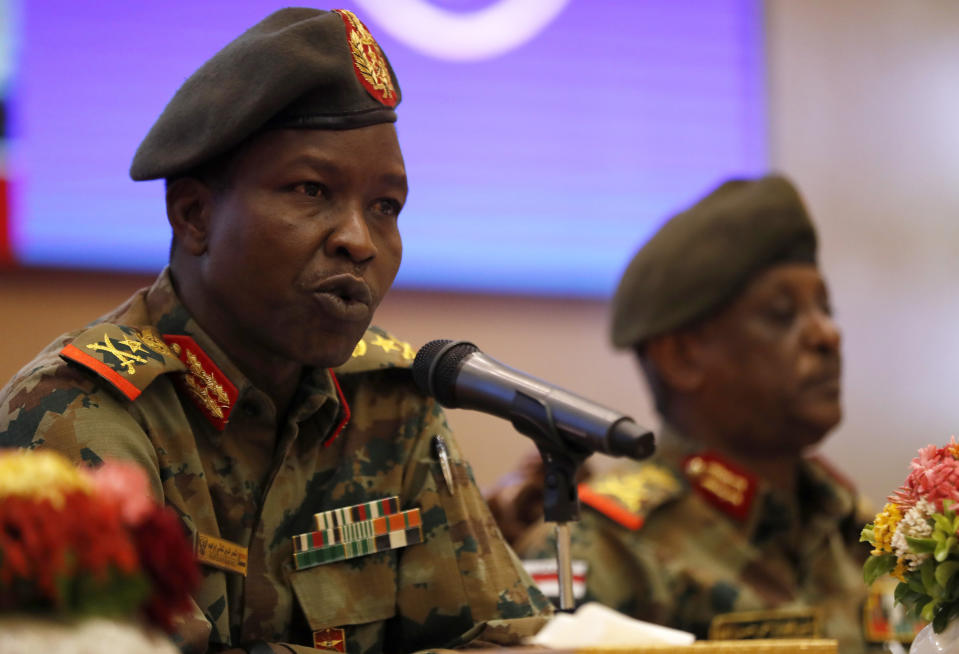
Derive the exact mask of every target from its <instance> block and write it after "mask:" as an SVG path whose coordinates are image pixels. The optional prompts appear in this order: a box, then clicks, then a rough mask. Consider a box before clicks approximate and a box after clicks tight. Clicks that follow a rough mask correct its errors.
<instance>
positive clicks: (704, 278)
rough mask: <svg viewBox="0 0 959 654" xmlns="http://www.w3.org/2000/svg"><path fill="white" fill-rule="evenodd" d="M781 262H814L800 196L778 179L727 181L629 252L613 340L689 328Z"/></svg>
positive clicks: (616, 300) (625, 341) (629, 342)
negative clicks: (631, 256) (634, 250)
mask: <svg viewBox="0 0 959 654" xmlns="http://www.w3.org/2000/svg"><path fill="white" fill-rule="evenodd" d="M786 262H808V263H815V262H816V231H815V228H814V227H813V224H812V222H811V221H810V219H809V214H808V212H807V211H806V208H805V206H804V205H803V202H802V199H801V198H800V197H799V193H798V192H797V191H796V189H795V188H794V187H793V185H792V184H791V183H790V182H789V181H788V180H786V179H785V178H783V177H780V176H768V177H763V178H761V179H755V180H745V179H739V180H730V181H727V182H725V183H723V184H721V185H720V186H719V187H718V188H716V189H715V190H714V191H712V192H711V193H709V194H708V195H706V196H705V197H704V198H702V199H701V200H700V201H699V202H697V203H696V204H694V205H693V206H692V207H690V208H688V209H686V210H685V211H682V212H680V213H678V214H676V215H675V216H673V217H672V218H670V219H669V220H668V221H667V222H666V223H665V224H664V225H663V226H662V227H661V228H660V229H659V231H657V232H656V233H655V234H654V235H653V236H652V238H650V239H649V240H648V241H647V242H646V244H645V245H643V247H642V248H640V250H639V252H637V253H636V255H635V256H634V257H633V260H632V261H631V262H630V264H629V266H628V267H627V268H626V272H625V273H624V274H623V277H622V279H621V280H620V282H619V287H618V288H617V289H616V293H615V295H614V296H613V305H612V309H613V320H612V340H613V345H615V346H616V347H631V346H634V345H638V344H640V343H642V342H644V341H645V340H647V339H648V338H650V337H652V336H656V335H659V334H662V333H664V332H667V331H670V330H673V329H677V328H679V327H683V326H685V325H689V324H691V323H692V322H694V321H696V320H697V319H699V318H702V317H705V316H706V315H707V314H709V313H710V312H712V311H714V310H716V309H718V308H720V307H721V306H722V305H723V304H725V303H726V302H727V301H729V300H731V299H732V298H733V297H735V295H737V293H738V292H739V291H740V290H742V288H743V287H744V286H745V285H746V284H747V282H749V280H750V279H751V278H752V277H753V276H754V275H755V274H756V273H758V272H760V271H761V270H763V269H765V268H768V267H769V266H771V265H774V264H777V263H786Z"/></svg>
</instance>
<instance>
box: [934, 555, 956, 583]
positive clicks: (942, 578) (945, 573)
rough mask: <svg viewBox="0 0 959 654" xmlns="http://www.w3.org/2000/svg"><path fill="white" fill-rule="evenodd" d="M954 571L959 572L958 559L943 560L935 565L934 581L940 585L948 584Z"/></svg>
mask: <svg viewBox="0 0 959 654" xmlns="http://www.w3.org/2000/svg"><path fill="white" fill-rule="evenodd" d="M956 572H959V561H944V562H943V563H940V564H939V565H937V566H936V583H938V584H939V585H940V586H942V587H946V586H948V585H949V582H950V581H952V578H953V577H954V576H955V574H956Z"/></svg>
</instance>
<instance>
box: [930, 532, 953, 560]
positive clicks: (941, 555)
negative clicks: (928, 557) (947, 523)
mask: <svg viewBox="0 0 959 654" xmlns="http://www.w3.org/2000/svg"><path fill="white" fill-rule="evenodd" d="M955 548H956V537H955V536H949V538H946V539H943V541H942V543H940V544H938V545H936V552H935V554H934V555H933V556H934V557H935V558H936V561H939V562H940V563H941V562H943V561H945V560H946V559H947V558H948V557H949V553H950V552H952V551H953V550H954V549H955Z"/></svg>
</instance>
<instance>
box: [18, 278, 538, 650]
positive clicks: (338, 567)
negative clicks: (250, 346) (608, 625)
mask: <svg viewBox="0 0 959 654" xmlns="http://www.w3.org/2000/svg"><path fill="white" fill-rule="evenodd" d="M412 357H413V352H412V351H411V348H410V346H409V345H407V344H406V343H403V342H400V341H397V340H395V339H393V338H392V337H390V336H389V335H388V334H386V333H385V332H383V331H381V330H378V329H376V328H371V329H370V330H368V331H367V333H366V334H365V336H364V337H363V340H362V341H361V342H360V343H359V344H358V345H357V347H356V350H355V351H354V353H353V357H352V359H351V360H350V361H349V362H348V363H347V364H346V365H344V366H342V368H340V369H337V370H336V371H335V374H334V371H329V370H314V371H312V372H311V373H310V374H307V375H305V376H304V379H303V380H302V382H301V384H300V387H299V389H298V391H297V395H296V397H295V398H294V400H293V403H292V404H291V408H290V411H289V413H288V416H287V417H286V419H285V420H282V417H278V416H277V415H276V410H275V408H274V405H273V403H272V401H271V400H270V398H269V397H268V396H267V395H266V394H265V393H264V392H263V391H261V390H259V389H257V388H255V387H254V386H252V385H251V383H250V382H249V381H248V380H247V379H246V378H245V377H244V375H243V374H242V373H241V372H240V371H239V370H238V369H237V368H236V367H235V365H234V364H232V363H231V361H230V360H229V359H228V358H227V357H226V356H225V355H224V354H223V352H222V351H221V350H220V349H219V348H218V347H217V345H216V343H214V342H213V341H212V340H211V339H210V338H209V337H208V336H207V335H206V334H205V333H204V332H203V330H202V329H201V328H200V327H199V326H198V325H197V324H196V322H195V321H194V320H193V319H192V318H191V316H190V315H189V314H188V313H187V311H186V309H185V308H184V306H183V305H182V304H181V303H180V302H179V300H178V298H177V296H176V293H175V291H174V289H173V286H172V283H171V280H170V277H169V273H168V272H167V271H165V272H164V273H163V274H162V275H161V276H160V277H159V278H158V280H157V281H156V282H155V283H154V285H153V286H152V287H150V288H148V289H143V290H141V291H139V292H138V293H137V294H135V295H134V296H133V297H132V298H130V299H129V300H128V301H127V302H126V303H125V304H124V305H122V306H121V307H119V308H118V309H116V310H115V311H113V312H112V313H110V314H108V315H106V316H104V317H103V318H101V319H100V320H98V321H97V322H95V323H93V324H92V325H90V326H88V327H87V328H85V329H82V330H79V331H75V332H71V333H69V334H66V335H64V336H62V337H60V338H59V339H57V340H56V341H55V342H54V343H53V344H51V345H50V346H49V347H47V348H46V349H45V350H44V351H43V352H42V353H41V354H40V355H39V356H38V357H37V358H36V359H34V361H33V362H31V363H30V364H29V365H27V366H26V367H25V368H24V369H23V370H21V371H20V372H19V373H18V374H17V375H16V376H15V377H14V379H13V380H12V381H11V382H10V383H9V384H8V385H7V386H6V387H5V388H4V389H3V390H2V391H0V445H2V446H7V447H9V446H16V447H30V448H33V447H52V448H56V449H57V450H60V451H61V452H64V453H66V454H67V455H69V456H70V457H72V458H73V459H74V460H76V461H86V462H90V463H94V464H95V463H97V462H99V461H101V460H102V459H106V458H108V457H115V458H123V459H132V460H134V461H137V462H139V463H140V464H142V465H143V466H144V467H145V468H146V470H147V472H148V474H149V475H150V478H151V481H152V485H153V489H154V491H155V493H156V495H157V496H158V497H162V498H163V499H164V500H165V502H166V503H167V504H168V505H170V506H172V507H173V508H174V509H175V510H176V511H177V512H178V513H179V514H180V515H181V516H182V519H183V522H184V525H185V526H186V528H187V529H188V530H189V531H190V532H191V533H193V534H194V535H195V536H196V537H203V536H207V537H214V538H220V539H224V540H226V541H230V542H232V543H235V544H238V545H240V546H243V547H246V548H247V552H248V559H247V563H246V574H245V576H243V575H242V574H239V573H236V572H229V571H225V570H222V569H218V568H215V567H210V566H204V567H203V570H202V572H203V582H202V586H201V587H200V589H199V590H198V592H196V593H195V596H194V599H195V604H196V607H195V611H194V615H192V616H190V617H187V618H185V619H183V621H182V623H181V625H180V628H179V630H178V633H177V634H176V635H175V637H176V639H177V641H178V644H179V645H180V647H181V649H182V650H183V651H184V652H205V651H217V650H218V649H221V648H223V647H226V646H234V647H235V646H238V645H239V644H242V643H245V642H248V641H253V640H263V641H268V642H271V643H290V644H292V645H293V646H292V648H291V649H293V650H294V651H297V652H300V651H303V652H306V651H315V650H313V649H312V648H311V646H312V645H314V643H316V644H317V645H322V647H324V648H330V649H333V650H338V651H348V652H409V651H414V650H418V649H423V648H434V647H455V646H457V645H459V644H462V643H465V642H467V641H473V642H477V640H479V641H489V642H492V643H503V644H514V643H516V642H517V641H518V639H519V637H520V636H522V635H527V634H528V633H532V632H534V631H535V630H536V629H537V628H538V627H539V626H540V625H541V624H542V622H543V616H544V615H545V614H548V613H549V612H550V607H549V603H548V601H547V600H545V598H543V596H542V595H541V594H540V593H539V592H538V591H537V590H536V588H535V586H533V585H532V582H531V581H530V579H529V577H528V576H527V575H526V574H525V573H524V572H523V571H522V568H521V567H520V566H519V564H518V562H517V560H516V558H515V555H513V553H512V551H511V550H510V549H509V548H508V547H507V546H506V544H505V542H504V541H503V538H502V536H501V535H500V533H499V531H498V530H497V529H496V527H495V524H494V523H493V521H492V518H491V517H490V514H489V512H488V510H487V509H486V506H485V504H484V502H483V500H482V498H481V496H480V494H479V491H478V490H477V488H476V484H475V482H474V480H473V478H472V473H471V471H470V469H469V466H468V464H467V463H466V462H465V461H463V460H462V458H461V456H460V453H459V450H458V449H457V447H456V444H455V442H454V441H453V439H452V436H451V435H450V433H449V430H448V428H447V425H446V422H445V419H444V416H443V413H442V411H441V409H440V408H439V407H438V405H436V404H435V403H434V402H433V401H432V400H431V399H428V398H426V397H425V396H423V395H422V394H420V393H419V392H417V391H416V389H415V386H414V385H413V382H412V376H411V374H410V370H409V364H410V360H411V359H412ZM434 435H440V436H441V437H442V438H444V439H445V440H446V443H447V445H448V449H449V451H450V459H451V472H452V482H451V485H452V487H450V486H449V485H448V484H447V482H446V481H445V480H444V476H443V473H442V470H441V467H440V465H439V463H438V462H437V459H436V456H435V454H434V452H433V448H432V447H431V439H432V437H433V436H434ZM389 496H397V497H398V498H399V505H400V507H399V508H400V509H402V510H406V509H410V508H413V507H418V508H419V509H420V515H421V518H422V534H423V537H424V542H422V543H419V544H415V545H409V546H407V547H405V548H400V549H393V550H389V551H382V552H378V553H375V554H370V555H367V556H361V557H357V558H349V559H347V560H344V561H340V562H337V563H327V564H325V565H319V566H316V567H311V568H308V569H302V570H295V569H294V565H293V557H292V547H293V545H292V540H291V537H292V536H294V535H297V534H301V533H305V532H309V531H311V530H312V529H313V526H312V525H313V515H314V514H316V513H318V512H322V511H326V510H330V509H334V508H338V507H343V506H347V505H353V504H358V503H361V502H367V501H373V500H377V499H380V498H384V497H389ZM314 637H316V640H315V641H314ZM277 651H288V650H287V648H282V647H280V648H279V649H277Z"/></svg>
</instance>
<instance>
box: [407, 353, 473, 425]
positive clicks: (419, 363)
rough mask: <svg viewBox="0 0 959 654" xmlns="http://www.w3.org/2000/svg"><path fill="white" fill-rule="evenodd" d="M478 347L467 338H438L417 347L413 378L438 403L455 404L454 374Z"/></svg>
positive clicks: (451, 406)
mask: <svg viewBox="0 0 959 654" xmlns="http://www.w3.org/2000/svg"><path fill="white" fill-rule="evenodd" d="M477 351H479V348H478V347H476V346H475V345H473V344H472V343H468V342H466V341H451V340H449V339H439V340H435V341H430V342H429V343H427V344H426V345H424V346H423V347H421V348H420V350H419V352H417V353H416V358H415V359H414V360H413V381H415V382H416V385H417V386H418V387H419V389H420V390H421V391H423V392H424V393H426V394H427V395H431V396H433V397H435V398H436V399H437V400H438V401H439V403H440V404H442V405H443V406H447V407H450V408H454V409H455V408H456V406H457V405H456V374H457V372H459V369H460V367H461V366H462V365H463V361H464V360H465V359H466V357H468V356H469V355H470V354H472V353H473V352H477Z"/></svg>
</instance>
